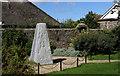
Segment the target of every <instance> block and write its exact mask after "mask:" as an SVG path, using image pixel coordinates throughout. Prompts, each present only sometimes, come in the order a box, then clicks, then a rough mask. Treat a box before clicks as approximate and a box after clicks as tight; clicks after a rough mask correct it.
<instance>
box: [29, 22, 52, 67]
mask: <svg viewBox="0 0 120 76" xmlns="http://www.w3.org/2000/svg"><path fill="white" fill-rule="evenodd" d="M50 50H51V49H50V44H49V38H48V33H47V30H46V24H45V23H38V24H37V25H36V29H35V34H34V40H33V44H32V50H31V56H30V61H34V62H36V63H40V65H44V64H53V61H52V55H51V51H50Z"/></svg>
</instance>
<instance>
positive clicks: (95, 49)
mask: <svg viewBox="0 0 120 76" xmlns="http://www.w3.org/2000/svg"><path fill="white" fill-rule="evenodd" d="M115 40H116V39H115V38H114V37H112V36H111V35H110V34H107V33H105V32H104V31H103V32H101V31H98V32H97V31H96V32H82V33H80V35H79V36H77V37H75V38H73V40H72V43H73V47H74V48H75V50H79V51H83V52H86V54H85V56H87V55H90V56H91V57H92V55H93V54H94V53H96V54H101V53H102V54H108V55H109V61H110V53H111V51H112V50H113V47H114V44H115Z"/></svg>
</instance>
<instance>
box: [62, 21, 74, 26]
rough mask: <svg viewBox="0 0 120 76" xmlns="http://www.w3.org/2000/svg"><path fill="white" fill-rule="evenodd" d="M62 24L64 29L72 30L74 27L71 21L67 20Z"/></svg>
mask: <svg viewBox="0 0 120 76" xmlns="http://www.w3.org/2000/svg"><path fill="white" fill-rule="evenodd" d="M62 23H63V24H64V27H66V28H74V27H75V26H74V24H73V21H72V19H67V20H65V21H63V22H62Z"/></svg>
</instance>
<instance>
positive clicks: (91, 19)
mask: <svg viewBox="0 0 120 76" xmlns="http://www.w3.org/2000/svg"><path fill="white" fill-rule="evenodd" d="M95 16H96V14H95V13H93V12H92V11H90V12H89V13H88V14H87V15H86V16H85V18H84V19H81V20H84V22H85V24H86V25H87V26H88V27H89V28H91V29H95V28H99V24H98V23H97V22H98V20H97V19H96V17H95Z"/></svg>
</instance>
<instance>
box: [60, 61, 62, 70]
mask: <svg viewBox="0 0 120 76" xmlns="http://www.w3.org/2000/svg"><path fill="white" fill-rule="evenodd" d="M60 71H62V61H60Z"/></svg>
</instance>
